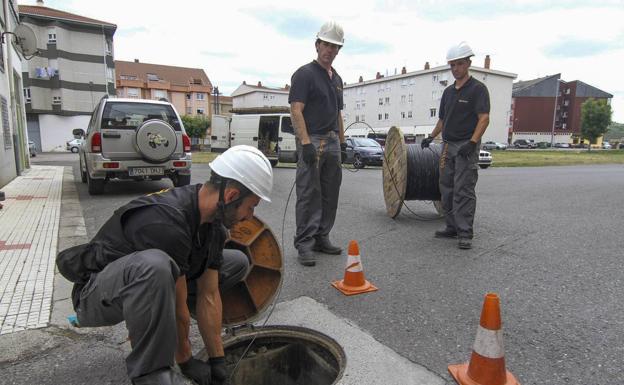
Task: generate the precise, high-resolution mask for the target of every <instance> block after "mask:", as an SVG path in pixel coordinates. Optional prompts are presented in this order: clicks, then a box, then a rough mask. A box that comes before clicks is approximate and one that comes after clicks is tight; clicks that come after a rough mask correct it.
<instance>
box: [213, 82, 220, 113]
mask: <svg viewBox="0 0 624 385" xmlns="http://www.w3.org/2000/svg"><path fill="white" fill-rule="evenodd" d="M218 113H219V87H215V88H214V114H215V115H216V114H218Z"/></svg>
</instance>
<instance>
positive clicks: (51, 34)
mask: <svg viewBox="0 0 624 385" xmlns="http://www.w3.org/2000/svg"><path fill="white" fill-rule="evenodd" d="M48 43H53V44H56V30H55V29H54V28H50V29H48Z"/></svg>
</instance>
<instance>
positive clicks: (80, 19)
mask: <svg viewBox="0 0 624 385" xmlns="http://www.w3.org/2000/svg"><path fill="white" fill-rule="evenodd" d="M19 13H20V14H23V15H29V16H40V17H44V18H50V19H58V20H67V21H72V22H77V23H83V24H96V25H104V26H109V27H113V28H117V25H115V24H113V23H109V22H107V21H101V20H96V19H91V18H89V17H84V16H80V15H76V14H73V13H69V12H65V11H60V10H58V9H54V8H48V7H44V6H40V5H20V6H19Z"/></svg>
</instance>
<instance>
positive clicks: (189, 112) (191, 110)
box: [186, 107, 193, 115]
mask: <svg viewBox="0 0 624 385" xmlns="http://www.w3.org/2000/svg"><path fill="white" fill-rule="evenodd" d="M186 114H187V115H191V114H193V107H186Z"/></svg>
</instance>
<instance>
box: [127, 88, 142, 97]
mask: <svg viewBox="0 0 624 385" xmlns="http://www.w3.org/2000/svg"><path fill="white" fill-rule="evenodd" d="M126 95H127V96H128V97H129V98H138V97H139V89H138V88H127V89H126Z"/></svg>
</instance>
